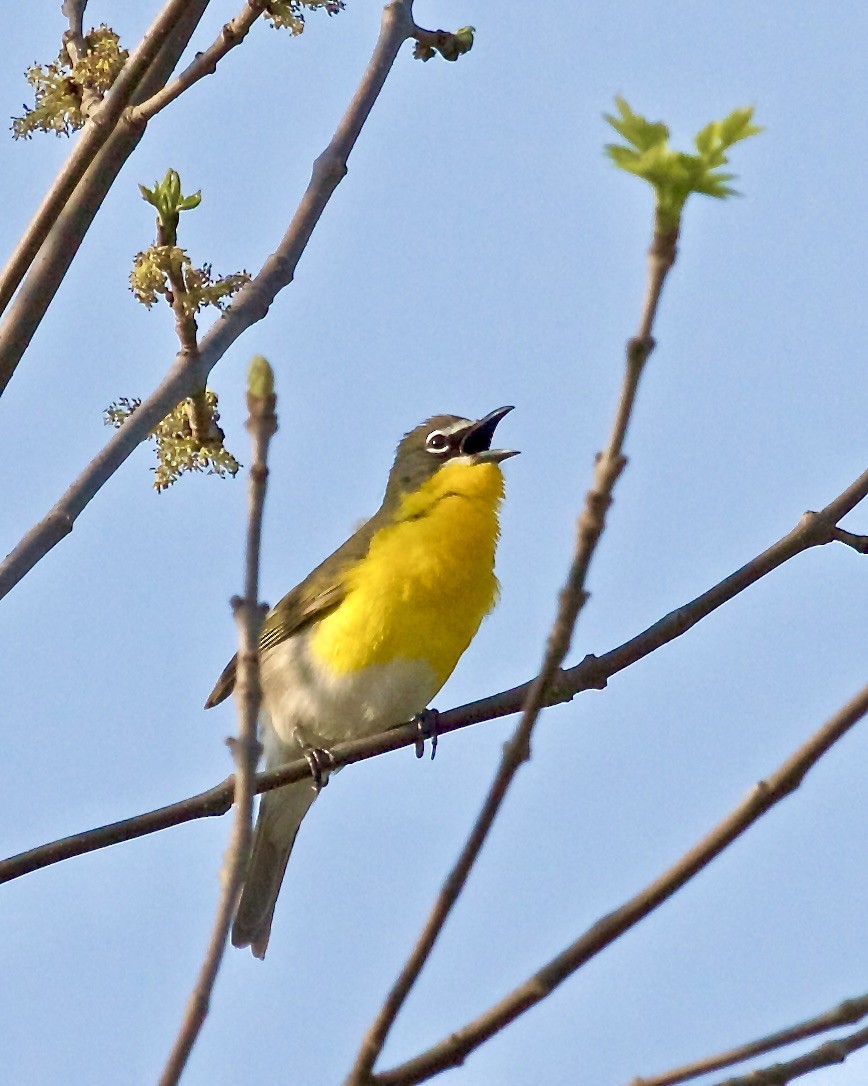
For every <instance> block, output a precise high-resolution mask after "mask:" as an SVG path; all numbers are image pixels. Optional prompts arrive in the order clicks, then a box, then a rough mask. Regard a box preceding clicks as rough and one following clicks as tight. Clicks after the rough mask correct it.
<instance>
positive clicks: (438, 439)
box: [425, 430, 449, 456]
mask: <svg viewBox="0 0 868 1086" xmlns="http://www.w3.org/2000/svg"><path fill="white" fill-rule="evenodd" d="M425 448H426V449H427V450H428V452H430V453H434V455H435V456H444V455H445V454H446V453H448V452H449V438H448V437H447V436H446V435H445V434H444V433H443V432H442V431H441V430H432V431H431V433H430V434H429V435H428V436H427V437H426V438H425Z"/></svg>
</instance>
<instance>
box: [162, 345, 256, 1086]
mask: <svg viewBox="0 0 868 1086" xmlns="http://www.w3.org/2000/svg"><path fill="white" fill-rule="evenodd" d="M258 361H259V360H254V363H253V365H252V366H251V381H250V385H249V388H248V393H247V407H248V411H249V416H248V419H247V430H248V433H249V434H250V437H251V443H252V447H253V452H252V456H253V464H252V466H251V468H250V487H249V508H248V515H247V546H246V559H245V574H244V596H243V598H239V597H237V596H236V597H235V598H234V599H233V601H232V607H233V610H234V612H235V617H236V621H237V623H238V635H239V637H238V640H239V648H238V685H237V688H236V704H237V707H238V739H237V740H234V741H232V742H231V743H230V746H231V748H232V753H233V756H234V758H235V766H236V770H235V786H234V793H235V819H234V822H233V826H232V833H231V834H230V837H229V844H228V846H227V849H226V858H225V860H224V865H223V871H222V873H221V877H222V887H221V891H220V900H219V902H218V905H217V914H216V916H215V918H214V926H213V929H212V932H211V939H210V941H209V943H208V949H207V951H206V953H205V958H204V960H203V962H202V967H201V969H200V971H199V976H198V977H197V979H196V983H195V985H194V987H193V991H192V992H191V993H190V998H189V999H188V1000H187V1006H186V1008H185V1010H184V1018H183V1021H182V1022H181V1028H180V1029H179V1031H178V1036H177V1037H176V1039H175V1043H174V1045H173V1046H172V1051H171V1052H170V1054H169V1058H168V1060H167V1061H166V1066H165V1068H164V1069H163V1074H162V1076H161V1077H160V1086H176V1083H177V1082H178V1080H179V1079H180V1077H181V1074H182V1073H183V1071H184V1067H185V1066H186V1064H187V1060H188V1059H189V1057H190V1053H191V1052H192V1050H193V1045H194V1044H195V1043H196V1038H197V1037H198V1036H199V1033H200V1031H201V1029H202V1026H203V1024H204V1022H205V1018H206V1017H207V1015H208V1008H209V1005H210V1002H211V993H212V992H213V990H214V983H215V981H216V980H217V973H218V972H219V970H220V965H221V963H222V961H223V953H224V951H225V949H226V939H227V936H228V935H229V926H230V924H231V923H232V914H233V912H234V910H235V902H236V900H237V898H238V893H239V891H240V889H241V881H242V878H243V875H244V871H245V869H246V866H247V858H248V854H249V852H250V838H251V832H252V821H253V796H254V784H255V779H256V763H257V761H258V759H259V744H258V742H257V739H256V720H257V717H258V715H259V706H260V703H261V701H262V691H261V689H260V685H259V633H260V630H261V629H262V622H263V619H264V617H265V610H266V609H264V608H263V607H262V606H261V605H260V604H259V554H260V549H261V541H262V509H263V504H264V502H265V486H266V481H267V478H268V468H267V466H266V465H267V460H268V445H269V442H270V441H271V438H272V437H273V435H274V432H275V430H276V429H277V418H276V416H275V414H274V406H275V396H274V392H273V381H269V382H268V383H267V387H266V388H264V389H263V388H260V389H259V391H258V392H257V390H256V389H255V388H254V379H253V366H256V365H257V362H258ZM261 361H262V362H265V360H264V359H262V360H261ZM265 365H266V366H267V363H265Z"/></svg>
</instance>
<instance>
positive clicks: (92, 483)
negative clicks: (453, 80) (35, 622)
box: [0, 0, 413, 598]
mask: <svg viewBox="0 0 868 1086" xmlns="http://www.w3.org/2000/svg"><path fill="white" fill-rule="evenodd" d="M191 2H192V0H191ZM197 2H198V3H202V0H197ZM411 9H412V0H388V3H386V5H385V7H384V8H383V19H382V25H381V29H380V36H379V38H378V39H377V44H376V46H375V47H374V52H373V55H372V56H371V59H370V62H369V63H368V67H367V68H366V70H365V72H364V75H363V76H362V79H361V82H360V83H359V86H358V89H357V90H356V93H355V95H354V96H353V99H352V101H351V102H350V104H349V106H348V108H347V111H346V113H345V114H344V116H343V118H342V120H341V122H340V124H339V125H338V128H337V131H336V132H335V134H334V136H333V138H332V140H331V142H330V143H329V145H328V146H327V147H326V149H325V150H324V151H323V153H322V154H321V155H320V156H319V158H317V159H316V161H315V162H314V164H313V171H312V174H311V179H310V182H309V184H308V186H307V189H306V190H305V192H304V195H303V196H302V198H301V202H300V203H299V205H298V208H297V209H296V212H295V215H294V216H293V218H292V221H291V222H290V224H289V227H288V229H287V231H286V233H285V234H284V236H283V239H282V240H281V242H280V245H279V246H278V248H277V250H276V251H275V252H274V253H273V254H272V255H271V256H270V257H269V258H268V259H267V260H266V261H265V264H264V265H263V267H262V270H261V271H260V272H259V274H258V275H257V276H256V277H255V278H254V279H252V280H251V281H250V282H249V283H248V284H247V286H246V287H245V288H244V289H243V290H242V291H241V292H240V293H239V294H238V296H237V298H236V299H235V301H234V303H233V304H232V306H231V307H230V308H229V309H228V310H227V311H226V312H225V313H223V314H222V315H221V316H220V318H219V319H218V320H217V321H216V322H215V323H214V325H213V326H212V327H211V328H210V329H209V331H208V332H207V334H206V335H205V336H204V337H203V339H202V341H201V343H200V344H199V357H198V359H197V360H196V362H195V364H192V363H191V362H190V360H189V359H188V358H187V356H186V355H185V353H184V352H183V351H182V352H181V353H180V354H178V355H177V356H176V357H175V360H174V362H173V363H172V366H171V367H170V369H169V371H168V373H167V374H166V376H165V377H164V378H163V380H162V382H161V383H160V384H159V386H158V387H157V388H156V389H155V390H154V392H153V393H152V394H151V395H150V396H149V397H148V398H147V399H146V400H145V401H144V402H143V403H142V404H141V406H140V407H139V408H138V409H137V410H136V411H135V413H134V414H133V415H131V416H130V418H129V419H128V420H127V421H126V422H125V423H124V425H123V426H122V427H121V428H120V429H119V430H118V431H117V432H116V433H115V435H114V436H113V437H112V438H111V439H110V440H109V441H108V443H107V444H106V446H105V447H104V448H103V450H102V452H100V453H99V454H98V455H97V456H96V457H95V458H94V459H93V460H92V461H91V462H90V464H88V465H87V467H86V468H85V469H84V471H83V472H82V473H81V475H80V476H79V477H78V479H76V481H75V482H74V483H73V484H72V486H70V487H69V489H68V490H67V491H66V493H65V494H64V495H63V497H62V498H61V499H60V500H59V501H58V502H57V504H56V505H55V506H54V507H53V508H52V509H51V510H49V512H48V513H47V514H46V516H45V517H44V518H43V519H42V520H41V521H39V523H38V524H36V525H34V527H33V528H31V529H30V531H29V532H27V534H26V535H25V536H24V538H23V539H22V540H21V541H20V542H19V544H18V545H17V546H16V547H15V549H14V550H13V551H12V552H11V554H9V556H8V557H7V558H6V559H5V561H4V562H3V563H2V565H0V598H2V597H3V596H5V595H6V593H7V592H9V590H10V589H11V588H13V587H14V586H15V585H16V584H17V583H18V582H19V581H20V580H21V578H22V577H24V576H25V574H27V573H28V572H29V571H30V570H31V569H32V568H33V567H34V566H35V565H36V563H37V562H38V561H40V559H41V558H43V557H44V556H45V555H46V554H47V553H48V552H49V551H50V550H51V549H52V548H53V547H55V546H57V544H58V543H59V542H60V541H61V540H62V539H63V538H65V536H67V535H68V534H69V533H70V532H71V531H72V529H73V526H74V524H75V521H76V518H77V517H78V516H79V515H80V514H81V512H82V510H84V509H85V508H86V506H87V505H88V503H89V502H90V501H91V500H92V498H94V497H95V495H96V494H98V493H99V491H100V490H101V489H102V487H103V486H104V485H105V483H106V482H107V481H108V480H109V479H110V478H111V477H112V475H114V473H115V472H116V471H117V470H118V468H119V467H120V466H121V464H123V462H124V461H125V460H126V459H127V457H128V456H129V455H130V454H131V453H132V452H133V450H134V449H136V448H137V446H138V445H139V444H141V442H142V441H144V440H146V438H147V437H148V435H149V434H150V432H151V430H153V429H154V427H155V426H156V425H157V424H158V423H159V422H160V421H161V420H162V419H163V418H165V416H166V415H167V414H168V413H169V412H170V411H171V410H172V408H173V407H174V406H175V405H176V404H177V403H180V401H181V400H183V399H186V398H187V397H188V396H191V395H192V394H193V393H194V392H195V391H197V390H198V389H200V388H202V387H203V385H204V384H205V380H206V378H207V376H208V374H209V373H210V372H211V370H212V369H213V368H214V366H216V364H217V363H218V362H219V361H220V359H221V358H222V357H223V355H224V354H225V353H226V351H227V350H228V349H229V348H230V347H231V346H232V344H233V343H234V342H235V340H236V339H238V337H239V336H240V335H241V334H242V332H245V331H246V330H247V329H248V328H250V327H251V326H252V325H253V324H255V323H256V322H257V321H260V320H262V318H263V317H264V316H265V314H266V313H267V312H268V308H269V306H270V305H271V303H272V302H273V301H274V299H275V297H276V296H277V294H278V293H279V292H280V291H281V290H283V288H284V287H286V286H288V285H289V283H291V282H292V280H293V277H294V275H295V269H296V267H297V266H298V262H299V260H300V259H301V254H302V253H303V252H304V250H305V247H306V246H307V243H308V241H309V240H310V236H311V234H312V233H313V230H314V227H315V226H316V224H317V222H319V219H320V216H321V215H322V213H323V211H324V210H325V207H326V204H327V203H328V202H329V200H330V199H331V196H332V193H333V192H334V190H335V189H336V188H337V186H338V184H339V182H340V181H341V180H342V179H343V177H344V176H345V174H346V172H347V158H348V157H349V154H350V152H351V151H352V149H353V147H354V146H355V143H356V140H357V139H358V136H359V133H360V132H361V129H362V126H363V125H364V123H365V121H366V120H367V118H368V114H369V113H370V112H371V109H372V107H373V105H374V102H375V101H376V100H377V98H378V96H379V94H380V91H381V90H382V89H383V84H384V83H385V81H386V77H387V76H388V74H389V71H390V69H391V67H392V64H393V62H394V60H395V57H396V56H397V54H398V50H399V49H400V47H401V45H402V44H403V43H404V41H405V40H406V39H407V38H408V37H409V36H410V32H411V30H412V26H413V23H412V17H411ZM109 146H110V145H109ZM109 146H107V147H106V148H104V149H103V154H106V153H107V152H108V150H109ZM101 161H102V156H100V157H98V158H97V160H96V162H95V163H94V166H93V167H92V169H97V168H98V167H99V166H100V163H101ZM64 217H66V212H64ZM58 225H60V222H59V223H58ZM52 237H54V235H52ZM70 259H71V258H70ZM27 289H28V288H27V285H26V284H25V287H24V288H23V289H22V291H21V293H20V294H19V296H18V298H17V299H16V304H17V303H18V301H19V300H21V299H22V295H24V294H25V292H26V291H27ZM13 308H14V307H13ZM10 319H11V313H10ZM2 352H3V347H2V333H0V355H2Z"/></svg>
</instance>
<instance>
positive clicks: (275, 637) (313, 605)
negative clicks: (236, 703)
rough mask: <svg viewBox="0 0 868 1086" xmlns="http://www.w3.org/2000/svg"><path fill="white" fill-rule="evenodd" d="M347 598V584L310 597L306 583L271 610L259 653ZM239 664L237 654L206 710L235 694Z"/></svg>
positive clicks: (219, 681) (263, 631) (207, 703)
mask: <svg viewBox="0 0 868 1086" xmlns="http://www.w3.org/2000/svg"><path fill="white" fill-rule="evenodd" d="M344 596H346V588H345V586H344V584H343V581H339V582H338V583H337V584H332V585H329V586H328V587H326V588H324V589H323V590H321V591H319V592H316V593H315V594H313V595H311V594H310V590H309V588H308V585H307V582H303V583H302V584H300V585H299V586H298V587H297V588H294V589H293V590H292V591H291V592H290V593H289V594H288V595H286V596H284V597H283V599H282V600H281V601H280V603H278V605H277V606H276V607H275V608H273V610H271V611H269V613H268V615H267V616H266V619H265V622H264V623H263V626H262V633H261V634H260V635H259V651H260V652H264V651H265V650H266V649H270V648H273V647H274V646H275V645H279V644H280V643H281V641H285V640H286V639H287V638H288V637H292V636H293V634H296V633H298V631H299V630H301V629H303V628H304V627H305V626H307V625H308V624H309V623H310V622H313V621H314V620H316V619H319V618H322V617H323V616H324V615H326V614H327V613H328V612H329V611H333V610H334V608H335V607H337V605H338V604H339V603H340V602H341V600H342V599H343V598H344ZM237 661H238V656H237V654H236V655H235V656H233V657H232V659H231V660H230V661H229V663H228V664H227V665H226V667H224V668H223V673H222V674H221V676H220V678H219V679H218V680H217V682H216V683H215V684H214V689H213V690H212V691H211V693H210V694H209V695H208V700H207V701H206V702H205V708H206V709H211V708H213V707H214V706H215V705H219V704H220V702H221V701H225V699H226V698H228V697H229V695H230V694H231V693H232V690H233V688H234V686H235V668H236V663H237Z"/></svg>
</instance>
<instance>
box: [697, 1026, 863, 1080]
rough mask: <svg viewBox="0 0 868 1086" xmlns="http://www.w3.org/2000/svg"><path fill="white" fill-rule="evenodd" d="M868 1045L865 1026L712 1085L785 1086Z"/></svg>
mask: <svg viewBox="0 0 868 1086" xmlns="http://www.w3.org/2000/svg"><path fill="white" fill-rule="evenodd" d="M866 1045H868V1026H864V1027H863V1028H862V1029H860V1030H857V1031H856V1032H855V1033H849V1034H848V1035H847V1036H846V1037H839V1038H838V1039H837V1040H836V1041H826V1042H825V1044H821V1045H820V1046H819V1047H817V1048H814V1049H812V1050H811V1051H810V1052H806V1053H805V1054H804V1055H803V1056H796V1058H795V1059H793V1060H788V1061H787V1062H786V1063H776V1064H774V1065H773V1066H771V1067H763V1068H760V1070H758V1071H749V1072H748V1073H747V1074H746V1075H739V1076H738V1077H736V1078H728V1079H727V1080H726V1081H725V1082H718V1083H716V1084H715V1086H786V1084H787V1083H788V1082H792V1081H793V1080H794V1079H797V1078H801V1077H802V1075H810V1074H811V1072H813V1071H818V1070H819V1069H820V1068H821V1067H831V1066H832V1064H834V1063H843V1062H844V1060H846V1059H847V1057H848V1056H850V1055H852V1053H854V1052H856V1051H857V1050H858V1049H860V1048H865V1046H866Z"/></svg>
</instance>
